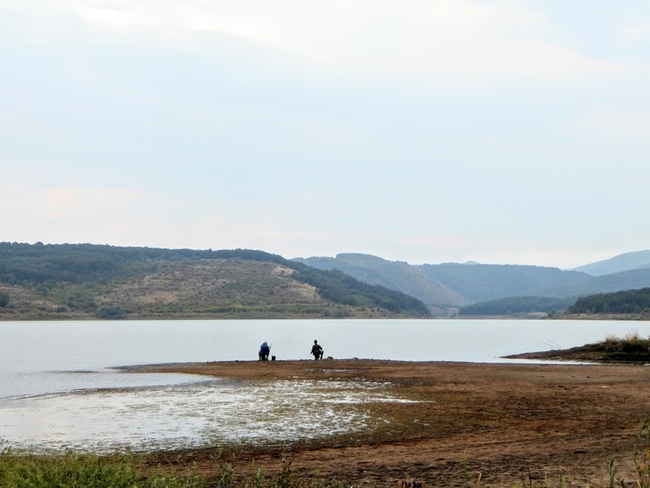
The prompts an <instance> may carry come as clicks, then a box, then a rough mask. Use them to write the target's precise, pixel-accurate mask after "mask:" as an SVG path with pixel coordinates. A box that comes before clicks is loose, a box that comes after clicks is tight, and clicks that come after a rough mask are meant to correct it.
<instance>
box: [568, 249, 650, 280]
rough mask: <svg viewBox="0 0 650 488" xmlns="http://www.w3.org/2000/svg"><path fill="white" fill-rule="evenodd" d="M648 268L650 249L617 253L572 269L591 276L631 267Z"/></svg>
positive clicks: (617, 271) (625, 269)
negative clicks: (611, 256)
mask: <svg viewBox="0 0 650 488" xmlns="http://www.w3.org/2000/svg"><path fill="white" fill-rule="evenodd" d="M641 268H650V251H634V252H626V253H624V254H619V255H618V256H614V257H613V258H609V259H605V260H603V261H598V262H595V263H591V264H585V265H584V266H580V267H578V268H574V269H573V271H581V272H583V273H587V274H590V275H593V276H603V275H608V274H613V273H620V272H622V271H630V270H633V269H641Z"/></svg>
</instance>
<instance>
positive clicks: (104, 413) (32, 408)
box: [0, 320, 650, 450]
mask: <svg viewBox="0 0 650 488" xmlns="http://www.w3.org/2000/svg"><path fill="white" fill-rule="evenodd" d="M630 332H638V333H639V334H641V335H642V336H648V335H650V323H649V322H623V321H561V320H557V321H556V320H539V321H535V320H250V321H249V320H246V321H234V320H220V321H217V320H211V321H178V320H177V321H87V322H86V321H61V322H0V438H1V439H4V441H6V442H8V443H9V444H10V445H12V446H16V447H27V448H32V449H42V448H45V449H49V448H52V449H61V448H72V449H81V450H83V449H113V448H120V447H124V446H129V447H132V448H135V449H151V448H160V447H186V446H196V445H205V444H210V443H212V444H214V443H220V442H226V441H228V442H233V441H235V442H244V441H250V440H255V439H256V438H259V437H262V438H263V437H264V436H266V435H268V433H269V432H273V433H274V434H273V435H274V437H275V438H276V439H277V438H278V432H281V435H280V437H282V436H284V437H283V438H284V439H286V440H292V439H298V438H301V437H304V436H311V433H312V432H314V431H315V430H317V431H319V432H330V433H331V432H339V431H342V430H343V431H345V430H348V431H349V430H354V429H362V428H363V427H364V425H365V423H364V422H365V420H366V419H365V418H364V415H363V409H361V408H350V407H349V406H350V405H362V404H363V403H364V402H369V401H384V400H386V401H388V400H390V401H398V400H399V399H395V398H386V396H385V393H384V392H383V391H382V388H381V386H380V385H366V386H365V387H364V388H352V387H350V385H346V384H344V383H341V384H331V383H328V384H324V382H318V381H314V382H303V383H302V384H300V385H296V384H293V383H292V384H287V383H282V382H276V383H274V384H272V385H270V386H268V385H267V386H265V387H264V388H262V387H261V385H259V384H254V383H250V384H249V383H241V382H239V383H236V382H231V381H226V380H223V379H206V378H205V377H197V376H189V375H172V374H170V375H162V374H133V373H128V372H123V371H120V370H116V369H114V368H117V367H120V366H130V365H139V364H159V363H171V362H204V361H233V360H256V359H257V351H258V349H259V345H260V344H261V343H262V342H263V341H267V342H268V343H269V344H270V345H271V354H272V355H275V356H276V357H277V359H278V360H280V361H281V360H290V359H291V360H299V359H304V360H308V359H309V358H310V356H309V351H310V348H311V345H312V343H313V341H314V339H318V341H319V343H320V344H322V346H323V348H324V350H325V357H327V356H332V357H334V358H354V357H356V358H373V359H392V360H407V361H465V362H486V363H493V362H512V361H511V360H506V359H502V356H505V355H509V354H516V353H521V352H530V351H540V350H548V349H557V348H568V347H574V346H580V345H583V344H585V343H590V342H596V341H599V340H602V339H604V338H605V337H606V336H607V335H609V334H614V335H619V336H624V335H626V334H627V333H630ZM332 389H334V390H336V392H337V395H336V396H335V398H337V399H339V400H340V401H338V400H337V401H334V402H332V401H331V398H332V396H331V395H330V394H329V393H328V394H327V395H322V401H319V400H318V398H319V392H320V391H327V392H331V390H332ZM319 402H320V403H319ZM344 406H345V408H344ZM301 426H304V427H301ZM314 426H317V427H318V428H317V429H314Z"/></svg>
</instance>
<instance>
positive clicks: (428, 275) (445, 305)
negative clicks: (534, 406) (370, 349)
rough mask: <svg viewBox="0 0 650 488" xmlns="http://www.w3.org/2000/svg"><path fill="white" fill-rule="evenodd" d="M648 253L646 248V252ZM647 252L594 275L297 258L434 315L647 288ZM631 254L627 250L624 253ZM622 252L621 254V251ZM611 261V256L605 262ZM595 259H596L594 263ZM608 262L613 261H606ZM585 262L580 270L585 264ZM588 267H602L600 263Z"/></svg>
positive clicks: (349, 257) (350, 257)
mask: <svg viewBox="0 0 650 488" xmlns="http://www.w3.org/2000/svg"><path fill="white" fill-rule="evenodd" d="M647 252H648V253H649V254H650V251H647ZM644 253H645V252H639V253H631V254H635V256H633V258H634V259H631V258H630V257H624V258H622V259H615V258H612V260H613V261H614V264H617V266H621V265H623V264H625V265H627V266H630V265H635V266H637V265H638V266H641V267H639V268H638V269H631V270H625V271H621V272H617V273H612V274H607V275H600V276H594V275H591V274H588V273H586V272H584V271H579V270H577V269H576V270H561V269H559V268H553V267H546V266H530V265H510V264H479V263H464V264H460V263H443V264H422V265H411V264H408V263H405V262H400V261H388V260H385V259H382V258H379V257H377V256H372V255H368V254H356V253H344V254H338V255H337V256H336V257H333V258H332V257H311V258H305V259H302V258H298V259H296V261H299V262H302V263H304V264H307V265H309V266H314V267H316V268H319V269H323V270H326V269H338V270H340V271H343V272H344V273H347V274H349V275H351V276H354V277H355V278H357V279H359V280H361V281H365V282H367V283H372V284H380V285H382V286H385V287H387V288H393V289H396V290H400V291H402V292H404V293H407V294H409V295H412V296H414V297H417V298H419V299H420V300H422V301H423V302H424V303H425V304H426V305H427V306H428V307H429V308H430V309H431V310H432V311H433V312H434V313H435V314H437V315H440V316H444V315H445V314H451V313H452V312H451V309H454V308H460V307H464V306H467V305H473V304H477V303H483V302H491V301H494V300H501V299H505V298H514V297H548V298H561V299H570V298H573V299H577V298H578V297H580V296H586V295H591V294H594V293H608V292H614V291H621V290H630V289H636V288H645V287H650V264H648V267H643V263H644V259H645V258H644V256H645V254H644ZM628 254H630V253H628ZM622 256H625V255H622ZM609 261H611V260H609ZM596 264H599V263H594V265H596ZM610 264H611V263H610ZM589 266H591V265H586V266H584V267H581V268H579V269H582V268H588V267H589ZM588 269H592V270H594V269H596V270H598V269H603V268H602V267H601V268H599V267H598V266H595V267H592V268H588Z"/></svg>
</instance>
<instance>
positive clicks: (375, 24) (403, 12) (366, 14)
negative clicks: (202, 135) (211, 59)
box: [49, 0, 621, 84]
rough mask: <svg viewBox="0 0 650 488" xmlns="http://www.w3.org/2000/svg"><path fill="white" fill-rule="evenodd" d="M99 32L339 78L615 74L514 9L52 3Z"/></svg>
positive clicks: (505, 0) (199, 0)
mask: <svg viewBox="0 0 650 488" xmlns="http://www.w3.org/2000/svg"><path fill="white" fill-rule="evenodd" d="M49 5H50V6H52V5H58V7H59V8H61V9H64V10H67V11H68V12H73V13H74V14H75V15H77V16H79V17H81V18H83V19H84V20H85V21H87V22H91V23H93V24H95V25H103V26H105V27H110V26H113V27H119V28H124V27H125V26H126V27H131V28H138V27H146V28H149V29H154V30H156V31H158V32H160V33H163V34H171V35H174V36H176V35H178V33H179V32H194V33H196V32H213V33H218V34H221V35H226V36H234V37H238V38H245V39H247V40H249V41H251V42H252V43H253V44H257V45H260V46H264V47H267V48H269V47H270V48H273V49H275V50H277V51H278V52H280V53H284V54H285V55H289V56H291V57H293V59H294V61H295V62H297V63H299V64H300V66H302V67H304V66H306V65H310V66H312V67H313V68H314V69H318V70H326V71H329V72H334V73H338V74H345V75H352V76H359V75H377V74H380V75H382V76H386V77H400V76H405V75H406V76H410V77H416V78H417V77H421V78H423V81H426V80H429V81H439V82H445V83H458V82H464V83H470V84H481V83H485V82H491V81H503V80H510V79H515V80H517V79H535V80H537V79H541V80H581V79H585V78H587V77H589V76H593V75H595V74H598V73H603V72H611V71H616V70H619V69H621V67H620V66H618V65H617V64H615V63H613V62H610V61H607V60H601V59H592V58H589V57H586V56H584V55H582V54H580V53H578V52H576V51H575V50H572V49H569V48H567V47H564V46H562V45H560V44H558V43H555V42H554V41H553V39H552V26H551V25H550V23H549V21H548V20H547V19H546V18H545V16H544V15H543V14H542V13H540V12H539V11H536V10H533V9H530V8H527V7H526V6H525V5H524V4H523V3H522V2H520V1H516V0H502V1H496V2H490V3H487V2H478V1H475V0H434V1H423V0H403V1H401V2H394V1H378V0H357V1H355V2H349V1H343V0H327V1H325V0H312V1H298V0H277V1H274V2H268V1H262V0H240V1H238V2H226V1H205V0H184V1H180V0H157V1H153V0H143V1H134V0H121V1H112V2H106V1H103V0H56V2H51V3H50V4H49Z"/></svg>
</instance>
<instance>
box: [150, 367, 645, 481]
mask: <svg viewBox="0 0 650 488" xmlns="http://www.w3.org/2000/svg"><path fill="white" fill-rule="evenodd" d="M143 371H157V372H183V373H195V374H204V375H214V376H219V377H225V378H236V379H243V380H254V381H267V380H268V381H273V380H302V379H321V380H329V379H331V380H334V379H336V380H340V379H346V380H349V381H361V380H365V381H368V380H370V381H380V382H388V383H389V387H388V388H389V389H390V393H391V394H393V395H396V396H398V397H402V398H407V399H411V400H417V401H416V402H410V403H400V402H394V403H387V404H378V405H370V406H368V408H369V409H370V411H371V413H372V415H373V416H375V417H376V418H382V419H388V420H389V423H388V424H386V423H385V422H383V425H385V427H382V428H378V429H376V430H374V431H373V432H369V433H366V434H362V435H351V436H348V437H338V438H332V439H330V440H326V441H319V442H309V441H306V442H304V443H301V444H300V445H290V446H285V447H284V448H280V447H269V446H266V447H265V446H246V447H244V448H238V449H237V452H236V453H233V452H231V451H225V452H224V454H223V459H224V460H225V461H227V462H228V463H230V464H232V465H233V466H234V468H235V471H236V472H237V473H238V475H239V476H240V477H242V478H243V477H247V476H250V475H251V473H252V472H254V470H255V469H256V467H257V466H262V467H264V469H265V471H266V473H268V474H273V473H275V472H277V471H278V469H279V468H280V466H281V457H282V455H283V451H284V455H286V458H287V459H288V460H289V461H290V462H291V468H292V469H293V470H294V471H295V473H296V475H297V476H299V477H300V478H304V479H313V480H331V479H332V478H337V479H338V480H341V481H343V482H345V483H348V484H358V485H362V486H377V487H383V486H386V487H395V486H396V484H397V480H399V479H406V478H412V479H414V480H418V481H425V482H426V484H427V486H431V487H433V486H472V487H475V486H479V485H480V486H508V487H513V486H523V487H533V486H543V485H544V486H562V485H564V486H583V487H584V486H595V487H601V486H607V482H608V479H609V478H608V477H609V474H608V465H609V463H610V460H612V459H615V460H616V464H617V474H616V478H617V479H618V478H621V479H623V480H625V481H626V482H627V483H628V484H631V485H634V484H635V482H636V476H635V470H634V464H633V460H634V453H635V451H636V449H637V446H636V444H637V433H638V432H639V428H640V427H641V425H642V424H643V422H644V419H645V418H646V416H648V415H650V366H642V365H569V364H566V365H556V364H543V365H527V364H526V365H522V364H470V363H440V362H427V363H424V362H398V361H373V360H332V361H319V362H315V361H276V362H264V363H262V362H224V363H201V364H179V365H167V366H158V367H155V368H153V367H149V368H146V369H143ZM364 408H365V407H364ZM214 455H215V450H211V449H202V450H198V451H191V452H175V453H159V454H157V456H158V457H157V458H156V462H163V463H170V464H174V465H175V466H177V467H178V466H180V467H183V466H187V467H189V466H190V465H193V466H194V469H195V470H197V471H198V472H208V471H209V470H210V469H212V467H213V466H214V459H213V458H214ZM479 477H480V483H478V480H479ZM616 484H617V485H618V486H621V485H620V483H619V482H617V483H616Z"/></svg>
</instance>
